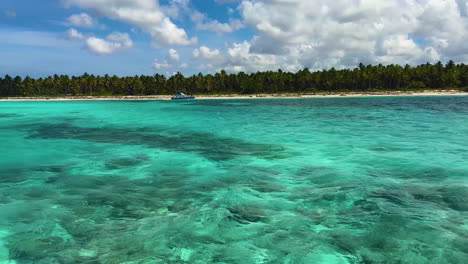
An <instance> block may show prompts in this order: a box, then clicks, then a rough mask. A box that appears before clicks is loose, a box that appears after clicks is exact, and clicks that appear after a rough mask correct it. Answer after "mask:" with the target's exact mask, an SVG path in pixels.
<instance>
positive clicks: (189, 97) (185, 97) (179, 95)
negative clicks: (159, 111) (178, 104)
mask: <svg viewBox="0 0 468 264" xmlns="http://www.w3.org/2000/svg"><path fill="white" fill-rule="evenodd" d="M193 99H195V97H194V96H192V95H186V94H184V93H183V92H177V93H176V95H175V96H173V97H171V100H193Z"/></svg>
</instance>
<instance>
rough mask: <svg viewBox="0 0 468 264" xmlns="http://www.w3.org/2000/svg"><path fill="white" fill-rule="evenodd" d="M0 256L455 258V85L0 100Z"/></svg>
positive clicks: (464, 101)
mask: <svg viewBox="0 0 468 264" xmlns="http://www.w3.org/2000/svg"><path fill="white" fill-rule="evenodd" d="M0 139H1V141H0V155H1V159H0V263H9V264H11V263H17V264H20V263H47V264H49V263H127V264H130V263H241V264H250V263H291V264H292V263H326V264H334V263H336V264H338V263H343V264H345V263H408V264H410V263H411V264H419V263H421V264H422V263H468V262H467V261H468V97H466V96H465V97H417V98H416V97H388V98H350V99H346V98H344V99H343V98H336V99H285V100H283V99H271V100H270V99H265V100H263V99H259V100H207V101H202V100H199V101H192V102H170V101H127V102H111V101H96V102H3V103H1V104H0Z"/></svg>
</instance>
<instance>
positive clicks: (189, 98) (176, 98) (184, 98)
mask: <svg viewBox="0 0 468 264" xmlns="http://www.w3.org/2000/svg"><path fill="white" fill-rule="evenodd" d="M193 99H195V97H193V96H184V97H172V98H171V100H193Z"/></svg>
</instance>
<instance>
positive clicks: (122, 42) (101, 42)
mask: <svg viewBox="0 0 468 264" xmlns="http://www.w3.org/2000/svg"><path fill="white" fill-rule="evenodd" d="M132 46H133V42H132V40H131V39H130V37H129V36H128V34H126V33H113V34H111V35H109V36H107V38H106V39H101V38H97V37H89V38H88V39H86V47H87V48H88V49H89V50H90V51H91V52H93V53H96V54H100V55H108V54H112V53H114V52H117V51H121V50H125V49H128V48H131V47H132Z"/></svg>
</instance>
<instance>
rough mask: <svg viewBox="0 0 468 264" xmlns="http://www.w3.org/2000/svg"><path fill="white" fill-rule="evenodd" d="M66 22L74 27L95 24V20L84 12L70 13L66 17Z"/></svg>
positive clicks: (93, 25) (90, 26) (89, 26)
mask: <svg viewBox="0 0 468 264" xmlns="http://www.w3.org/2000/svg"><path fill="white" fill-rule="evenodd" d="M67 22H68V24H70V25H73V26H76V27H87V28H92V27H95V26H96V25H97V23H96V21H95V20H94V19H93V18H92V17H91V16H90V15H88V14H86V13H81V14H75V15H71V16H70V17H68V19H67Z"/></svg>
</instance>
